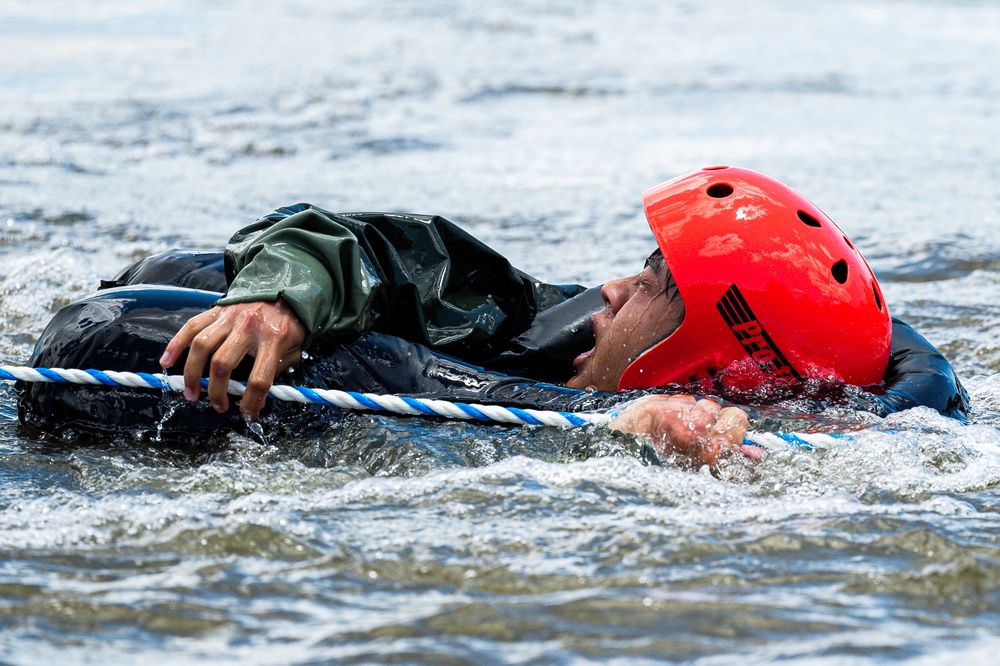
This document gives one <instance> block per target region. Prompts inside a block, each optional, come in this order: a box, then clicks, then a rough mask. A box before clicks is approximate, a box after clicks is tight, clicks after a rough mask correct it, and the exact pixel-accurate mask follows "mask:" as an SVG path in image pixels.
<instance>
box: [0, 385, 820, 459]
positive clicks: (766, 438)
mask: <svg viewBox="0 0 1000 666" xmlns="http://www.w3.org/2000/svg"><path fill="white" fill-rule="evenodd" d="M0 380H8V381H11V380H20V381H24V382H46V383H59V384H79V385H88V386H109V387H114V386H125V387H129V388H148V389H159V390H161V391H177V392H180V391H183V390H184V378H183V377H182V376H180V375H165V374H150V373H146V372H120V371H115V370H77V369H74V368H28V367H23V366H12V365H0ZM201 385H202V387H203V388H205V387H207V386H208V380H207V379H204V378H203V379H202V380H201ZM245 391H246V385H245V384H243V383H241V382H236V381H230V382H229V388H228V392H229V393H230V394H233V395H237V396H241V395H243V393H244V392H245ZM268 395H270V396H271V397H273V398H275V399H277V400H282V401H285V402H301V403H305V404H316V405H329V406H332V407H339V408H341V409H350V410H356V411H385V412H391V413H394V414H407V415H410V416H439V417H443V418H446V419H460V420H465V421H469V420H476V421H492V422H497V423H509V424H514V425H546V426H559V427H578V426H583V425H587V424H594V425H602V426H606V425H608V423H609V422H610V421H611V419H612V418H613V415H612V414H601V413H593V412H557V411H545V410H537V409H520V408H517V407H504V406H501V405H480V404H468V403H464V402H448V401H446V400H432V399H426V398H411V397H408V396H398V395H377V394H374V393H357V392H354V391H338V390H334V389H312V388H306V387H302V386H287V385H280V384H279V385H274V386H272V387H271V390H270V391H268ZM837 440H838V438H837V436H834V435H823V434H804V433H797V434H796V433H765V432H753V433H748V434H747V437H746V439H745V440H744V443H746V444H751V445H755V446H764V447H767V446H774V445H776V444H781V445H786V446H787V445H788V444H792V445H794V446H798V447H801V448H805V449H809V450H812V449H823V448H827V447H829V446H830V445H831V444H833V443H835V442H836V441H837Z"/></svg>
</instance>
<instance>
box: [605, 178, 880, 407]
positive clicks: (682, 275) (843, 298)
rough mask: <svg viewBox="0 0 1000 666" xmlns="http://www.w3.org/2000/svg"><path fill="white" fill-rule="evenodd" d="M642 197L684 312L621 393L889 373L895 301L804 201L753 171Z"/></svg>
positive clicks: (682, 181)
mask: <svg viewBox="0 0 1000 666" xmlns="http://www.w3.org/2000/svg"><path fill="white" fill-rule="evenodd" d="M643 205H644V207H645V209H646V219H647V220H649V226H650V228H651V229H652V230H653V235H654V236H655V237H656V242H657V244H658V245H659V246H660V249H661V250H662V251H663V256H664V258H665V259H666V263H667V266H668V267H669V268H670V272H671V273H672V275H673V277H674V280H675V281H676V282H677V288H678V290H679V292H680V295H681V299H682V300H683V302H684V320H683V321H682V322H681V325H680V326H679V327H678V328H677V330H676V331H674V332H673V333H672V334H671V335H670V336H668V337H667V338H666V339H665V340H663V341H662V342H659V343H658V344H656V345H654V346H653V347H651V348H650V349H648V350H647V351H646V352H644V353H643V354H642V355H641V356H639V358H637V359H636V360H635V361H633V362H632V363H631V364H630V365H629V366H628V367H627V368H626V369H625V372H624V373H623V374H622V377H621V380H620V381H619V383H618V390H625V389H634V388H648V387H651V386H662V385H664V384H671V383H680V384H687V383H689V382H700V381H704V380H706V379H709V378H712V377H714V378H716V379H718V380H721V381H722V382H723V384H725V385H727V386H729V387H730V388H735V389H738V390H748V389H752V388H754V387H757V386H760V385H761V384H767V383H779V384H783V383H792V382H796V381H798V380H800V379H805V378H818V379H825V380H833V381H844V382H847V383H849V384H856V385H859V386H865V385H869V384H877V383H879V382H881V381H882V378H883V376H884V375H885V369H886V366H887V365H888V362H889V348H890V345H891V341H892V328H891V326H892V325H891V323H890V321H889V308H888V307H887V306H886V304H885V301H884V300H883V298H882V292H881V291H880V290H879V286H878V282H877V281H876V280H875V275H874V274H873V273H872V271H871V268H869V267H868V264H867V263H866V262H865V260H864V258H863V257H862V256H861V253H860V252H858V251H857V249H855V247H854V245H853V244H852V243H851V241H850V239H848V238H847V236H845V235H844V232H842V231H841V230H840V229H839V228H837V225H835V224H834V223H833V221H832V220H830V218H828V217H827V216H826V215H824V214H823V212H822V211H821V210H820V209H819V208H817V207H816V206H815V205H813V204H812V203H811V202H810V201H808V200H807V199H806V198H805V197H803V196H801V195H800V194H798V193H797V192H795V191H794V190H792V189H791V188H790V187H788V186H787V185H785V184H784V183H781V182H779V181H777V180H775V179H773V178H769V177H768V176H765V175H763V174H761V173H757V172H755V171H750V170H748V169H739V168H735V167H708V168H706V169H702V170H701V171H695V172H693V173H689V174H687V175H684V176H680V177H679V178H675V179H673V180H670V181H667V182H666V183H663V184H661V185H657V186H656V187H653V188H651V189H649V190H646V192H645V193H643Z"/></svg>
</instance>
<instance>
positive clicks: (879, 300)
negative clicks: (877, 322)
mask: <svg viewBox="0 0 1000 666" xmlns="http://www.w3.org/2000/svg"><path fill="white" fill-rule="evenodd" d="M872 293H873V294H875V305H877V306H878V309H879V310H882V294H880V293H879V291H878V283H877V282H875V280H872Z"/></svg>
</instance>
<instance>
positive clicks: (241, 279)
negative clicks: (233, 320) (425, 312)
mask: <svg viewBox="0 0 1000 666" xmlns="http://www.w3.org/2000/svg"><path fill="white" fill-rule="evenodd" d="M226 269H227V273H228V274H230V275H231V281H230V282H231V284H230V287H229V291H228V292H227V294H226V296H225V297H224V298H222V299H220V300H219V301H218V304H219V305H230V304H233V303H247V302H252V301H276V300H278V299H279V298H281V299H284V300H285V301H286V302H287V303H288V304H289V305H290V306H291V307H292V309H293V310H294V311H295V314H297V315H298V316H299V318H300V319H301V320H302V323H303V324H304V325H305V327H306V330H307V331H308V333H307V337H306V342H305V344H306V346H307V347H308V346H309V345H310V344H311V343H312V341H313V340H314V339H315V338H317V337H319V336H330V337H342V336H345V335H348V334H350V333H356V332H360V331H362V330H364V329H365V328H367V327H368V325H369V322H370V319H371V314H372V313H371V310H372V301H373V293H374V292H375V291H376V290H377V289H378V287H379V282H378V278H377V277H376V276H375V274H374V272H373V271H372V269H371V267H370V266H368V265H367V258H366V257H364V256H363V255H362V252H361V249H360V247H359V245H358V240H357V238H356V237H355V235H354V234H353V233H352V232H351V231H350V230H349V229H347V228H346V227H344V226H343V225H341V224H338V223H337V222H335V221H334V220H332V219H331V218H330V217H328V216H326V215H324V214H323V213H322V212H320V211H319V210H317V209H314V208H307V209H304V210H301V211H299V212H296V213H294V214H292V215H289V216H287V217H285V218H284V219H282V220H280V221H277V222H274V221H272V220H269V219H267V218H265V219H263V220H260V221H258V222H257V223H255V224H253V225H251V226H249V227H246V228H244V229H242V230H240V231H239V232H238V233H237V234H236V236H234V237H233V238H232V240H231V241H230V244H229V246H228V247H227V249H226Z"/></svg>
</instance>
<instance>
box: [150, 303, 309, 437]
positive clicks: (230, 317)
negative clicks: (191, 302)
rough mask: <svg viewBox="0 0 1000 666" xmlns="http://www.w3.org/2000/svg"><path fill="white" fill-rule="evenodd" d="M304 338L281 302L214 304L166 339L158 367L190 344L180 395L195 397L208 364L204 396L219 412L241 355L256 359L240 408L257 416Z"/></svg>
mask: <svg viewBox="0 0 1000 666" xmlns="http://www.w3.org/2000/svg"><path fill="white" fill-rule="evenodd" d="M305 337H306V329H305V326H304V325H303V324H302V321H301V320H300V319H299V318H298V316H297V315H296V314H295V312H294V311H293V310H292V308H291V307H290V306H289V305H288V304H287V303H286V302H285V301H283V300H280V299H279V300H277V301H275V302H273V303H269V302H256V303H236V304H234V305H224V306H217V307H214V308H212V309H211V310H208V311H207V312H203V313H202V314H200V315H197V316H195V317H192V318H191V319H189V320H188V322H187V323H186V324H184V326H183V328H181V330H180V331H178V332H177V335H175V336H174V337H173V339H172V340H171V341H170V342H169V343H167V348H166V350H165V351H164V352H163V356H161V357H160V365H161V366H163V368H164V369H167V368H170V367H171V366H173V364H174V363H176V362H177V359H178V358H179V357H180V355H181V353H182V352H183V351H184V349H185V348H187V347H189V346H190V347H191V350H190V351H189V352H188V357H187V363H185V364H184V397H185V398H187V399H188V400H191V401H194V400H197V399H198V397H199V396H200V395H201V377H202V374H203V372H204V370H205V366H206V364H210V373H209V379H208V399H209V401H210V402H211V404H212V407H213V408H214V409H215V410H216V411H217V412H220V413H222V412H225V411H226V410H228V409H229V397H228V395H227V393H226V389H227V388H228V386H229V377H230V375H231V374H232V372H233V369H234V368H235V367H236V366H237V365H239V364H240V361H242V360H243V358H244V357H245V356H248V355H249V356H253V357H255V359H256V360H255V361H254V365H253V370H252V371H251V372H250V378H249V379H248V381H247V389H246V393H244V394H243V399H242V400H241V401H240V411H241V412H242V413H243V415H244V416H248V417H250V418H256V417H257V414H258V413H259V412H260V410H261V408H262V407H263V406H264V401H265V399H266V398H267V392H268V390H270V388H271V384H273V383H274V378H275V376H277V374H278V373H279V372H281V371H283V370H285V369H287V368H289V367H291V366H293V365H295V364H296V363H298V362H299V360H300V359H301V358H302V343H303V341H304V340H305Z"/></svg>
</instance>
